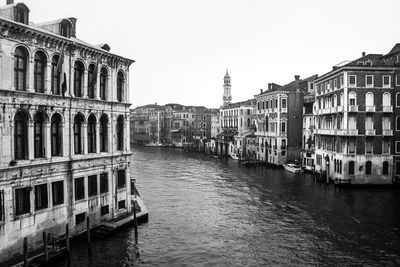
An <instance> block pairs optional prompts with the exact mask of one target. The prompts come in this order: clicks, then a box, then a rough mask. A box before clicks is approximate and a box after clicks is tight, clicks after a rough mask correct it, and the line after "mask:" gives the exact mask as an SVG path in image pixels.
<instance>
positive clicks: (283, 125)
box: [281, 121, 286, 133]
mask: <svg viewBox="0 0 400 267" xmlns="http://www.w3.org/2000/svg"><path fill="white" fill-rule="evenodd" d="M281 132H282V133H286V122H285V121H283V122H282V124H281Z"/></svg>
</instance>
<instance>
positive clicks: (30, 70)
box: [26, 56, 35, 92]
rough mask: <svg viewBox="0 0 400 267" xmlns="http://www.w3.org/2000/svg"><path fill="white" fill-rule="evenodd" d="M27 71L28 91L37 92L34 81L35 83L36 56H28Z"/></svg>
mask: <svg viewBox="0 0 400 267" xmlns="http://www.w3.org/2000/svg"><path fill="white" fill-rule="evenodd" d="M27 63H28V64H27V68H28V69H27V73H26V82H27V83H26V91H28V92H35V88H34V83H33V81H34V80H33V76H34V69H35V60H34V57H33V56H31V57H29V58H28V62H27Z"/></svg>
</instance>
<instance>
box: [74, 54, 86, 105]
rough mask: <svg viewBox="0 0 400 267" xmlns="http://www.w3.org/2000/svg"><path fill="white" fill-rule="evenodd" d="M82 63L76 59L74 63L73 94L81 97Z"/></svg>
mask: <svg viewBox="0 0 400 267" xmlns="http://www.w3.org/2000/svg"><path fill="white" fill-rule="evenodd" d="M83 70H84V67H83V63H82V62H80V61H76V62H75V65H74V94H75V96H76V97H81V96H82V92H83V86H82V85H83Z"/></svg>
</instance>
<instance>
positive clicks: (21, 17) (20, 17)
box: [14, 3, 29, 25]
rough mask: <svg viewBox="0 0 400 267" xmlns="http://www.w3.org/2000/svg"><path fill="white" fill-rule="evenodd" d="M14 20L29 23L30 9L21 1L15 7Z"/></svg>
mask: <svg viewBox="0 0 400 267" xmlns="http://www.w3.org/2000/svg"><path fill="white" fill-rule="evenodd" d="M14 20H15V21H16V22H20V23H23V24H26V25H28V23H29V9H28V7H27V6H26V5H25V4H23V3H19V4H17V5H16V6H15V7H14Z"/></svg>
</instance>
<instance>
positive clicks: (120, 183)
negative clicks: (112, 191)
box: [117, 170, 126, 188]
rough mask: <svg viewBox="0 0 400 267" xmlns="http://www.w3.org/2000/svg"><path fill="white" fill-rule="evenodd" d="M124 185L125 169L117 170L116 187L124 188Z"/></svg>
mask: <svg viewBox="0 0 400 267" xmlns="http://www.w3.org/2000/svg"><path fill="white" fill-rule="evenodd" d="M125 186H126V177H125V170H118V180H117V187H118V188H124V187H125Z"/></svg>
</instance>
